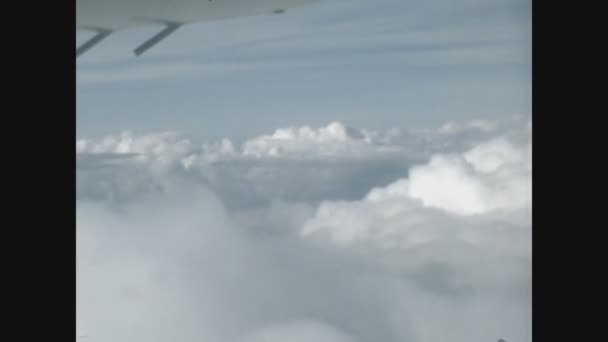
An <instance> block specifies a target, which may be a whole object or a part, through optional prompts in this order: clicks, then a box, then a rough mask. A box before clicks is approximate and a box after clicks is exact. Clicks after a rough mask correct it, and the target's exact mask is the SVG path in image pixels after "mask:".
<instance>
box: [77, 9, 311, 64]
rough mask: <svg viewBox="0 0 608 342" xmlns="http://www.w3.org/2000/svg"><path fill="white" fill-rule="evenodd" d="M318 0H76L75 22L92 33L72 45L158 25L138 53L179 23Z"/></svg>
mask: <svg viewBox="0 0 608 342" xmlns="http://www.w3.org/2000/svg"><path fill="white" fill-rule="evenodd" d="M315 1H318V0H77V1H76V25H77V29H79V30H87V31H92V32H94V33H95V35H94V36H93V37H91V38H90V39H89V40H87V41H86V42H84V43H83V44H81V45H80V46H79V47H77V49H76V57H77V58H78V57H80V56H81V55H83V54H84V53H85V52H87V51H89V50H90V49H91V48H93V47H94V46H96V45H97V44H99V43H100V42H102V41H103V40H104V39H106V38H107V37H109V36H110V35H111V34H113V33H114V32H116V31H121V30H125V29H129V28H135V27H144V26H158V27H160V28H161V29H160V31H159V32H158V33H156V34H155V35H154V36H152V37H151V38H149V39H148V40H146V41H145V42H143V43H141V44H140V45H139V46H137V47H136V48H135V49H134V50H133V53H134V54H135V55H136V56H140V55H142V54H143V53H144V52H146V51H148V50H149V49H150V48H152V47H153V46H155V45H156V44H158V43H159V42H161V41H162V40H163V39H165V38H167V37H168V36H169V35H171V34H172V33H173V32H175V31H176V30H177V29H178V28H180V27H181V26H183V25H185V24H188V23H194V22H201V21H211V20H221V19H228V18H237V17H245V16H253V15H262V14H272V13H274V14H280V13H283V12H284V11H285V10H286V9H287V8H292V7H299V6H302V5H305V4H308V3H311V2H315Z"/></svg>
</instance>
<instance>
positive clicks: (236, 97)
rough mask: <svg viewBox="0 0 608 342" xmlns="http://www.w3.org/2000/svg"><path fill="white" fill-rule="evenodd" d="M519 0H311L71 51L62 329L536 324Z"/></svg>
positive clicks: (406, 330)
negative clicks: (65, 324)
mask: <svg viewBox="0 0 608 342" xmlns="http://www.w3.org/2000/svg"><path fill="white" fill-rule="evenodd" d="M530 5H531V4H530V2H529V1H526V0H490V1H488V0H464V1H449V0H427V1H398V0H378V1H374V2H370V1H362V0H321V1H319V3H318V4H317V5H315V6H309V7H302V8H298V9H293V10H290V11H288V12H286V13H284V14H282V15H273V16H266V17H250V18H242V19H234V20H228V21H218V22H210V23H200V24H193V25H190V26H186V27H183V28H181V29H180V30H179V31H178V32H176V34H174V35H173V36H171V37H170V38H169V39H167V40H166V41H164V42H162V43H161V44H159V45H158V46H156V47H155V48H154V49H152V50H151V51H149V53H147V54H145V55H144V56H143V57H140V58H135V57H133V56H132V54H131V50H132V49H133V47H134V46H136V45H137V44H138V43H140V42H141V41H142V40H143V39H145V38H146V37H148V36H149V35H150V34H151V33H152V32H150V31H149V30H147V29H136V30H132V31H125V32H121V33H118V34H116V35H115V36H112V37H110V38H108V39H107V40H106V41H104V42H103V43H102V44H100V45H99V46H97V47H95V48H94V49H93V50H91V51H89V52H88V53H87V54H85V55H84V56H83V57H81V58H80V59H79V60H78V62H77V65H78V66H77V68H78V69H77V101H78V102H77V122H78V127H77V141H76V142H75V143H76V146H75V147H76V153H77V179H76V181H77V202H76V206H77V334H78V336H81V338H86V340H90V341H91V342H95V341H115V342H127V341H128V342H144V341H145V342H156V341H158V342H161V341H163V342H165V341H193V342H194V341H197V342H200V341H210V342H283V341H292V342H300V341H302V342H310V341H318V342H377V341H383V342H436V341H451V342H487V341H497V340H499V339H504V340H505V341H507V342H515V341H517V342H530V341H531V340H532V337H531V276H532V275H531V228H532V227H531V197H532V194H531V169H532V161H531V144H532V142H531V115H530V111H531V108H530V102H531V96H530V88H531V74H530V65H531V61H530V33H531V32H530V27H531V22H530V21H531V19H530ZM87 37H88V34H86V33H80V34H79V35H78V36H77V41H78V42H82V41H83V40H84V39H86V38H87Z"/></svg>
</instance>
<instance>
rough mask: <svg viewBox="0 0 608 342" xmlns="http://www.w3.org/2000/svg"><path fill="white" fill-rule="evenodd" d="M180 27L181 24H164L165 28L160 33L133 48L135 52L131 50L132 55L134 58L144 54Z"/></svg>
mask: <svg viewBox="0 0 608 342" xmlns="http://www.w3.org/2000/svg"><path fill="white" fill-rule="evenodd" d="M182 25H183V24H181V23H173V22H167V23H165V28H164V29H163V30H162V31H160V32H158V33H157V34H156V35H154V36H153V37H152V38H150V39H148V40H146V41H145V42H143V43H142V44H141V45H140V46H138V47H137V48H135V50H133V53H135V56H139V55H141V54H142V53H144V52H146V51H147V50H148V49H150V48H151V47H153V46H154V45H156V44H158V43H159V42H160V41H161V40H163V39H165V38H167V37H168V36H169V35H170V34H171V33H173V32H175V30H177V29H178V28H180V27H181V26H182Z"/></svg>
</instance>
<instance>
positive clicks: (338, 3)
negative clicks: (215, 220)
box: [77, 0, 531, 141]
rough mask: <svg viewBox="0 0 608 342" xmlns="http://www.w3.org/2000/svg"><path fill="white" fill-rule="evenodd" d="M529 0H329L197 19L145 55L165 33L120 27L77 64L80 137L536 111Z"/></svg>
mask: <svg viewBox="0 0 608 342" xmlns="http://www.w3.org/2000/svg"><path fill="white" fill-rule="evenodd" d="M530 5H531V4H530V1H528V0H463V1H449V0H426V1H402V0H376V1H373V2H371V1H361V0H321V1H320V2H319V3H318V4H316V5H313V6H309V7H303V8H299V9H293V10H290V11H287V12H286V13H284V14H282V15H269V16H259V17H250V18H240V19H233V20H225V21H217V22H207V23H199V24H193V25H190V26H186V27H183V28H181V29H180V30H179V31H177V32H176V33H175V34H174V35H173V36H171V37H170V38H169V39H167V40H165V41H163V42H162V43H161V44H159V45H158V46H156V47H155V48H153V49H152V50H150V51H149V52H148V53H147V54H145V55H144V56H142V57H140V58H135V57H134V56H133V55H132V53H131V51H132V49H133V48H134V47H135V46H137V45H138V44H139V43H140V42H141V41H143V40H144V39H146V38H147V37H149V36H150V35H151V34H153V33H154V29H152V30H149V29H136V30H131V31H124V32H119V33H117V34H115V35H114V36H112V37H110V38H108V39H107V40H106V41H104V42H103V43H102V44H100V45H99V46H97V47H95V48H94V49H93V50H91V51H89V52H88V53H87V54H86V55H84V56H83V57H81V58H80V59H79V60H78V63H77V65H78V66H77V115H78V116H77V135H78V137H89V138H92V137H100V136H104V135H107V134H115V133H117V132H120V131H124V130H129V131H133V132H136V133H149V132H159V131H167V130H174V131H178V132H180V133H183V134H186V135H188V136H190V137H192V138H193V139H197V140H204V141H207V140H210V139H217V138H221V137H231V138H233V139H243V138H246V137H250V136H255V135H258V134H261V133H267V132H270V131H273V130H274V129H275V128H277V127H285V126H291V125H304V124H306V125H312V126H322V125H326V124H327V123H328V122H330V121H334V120H338V121H342V122H344V123H346V124H348V125H351V126H355V127H365V128H370V129H388V128H392V127H399V128H407V127H428V126H437V125H440V124H442V123H444V122H446V121H451V120H467V119H472V118H478V117H483V118H498V117H501V116H508V115H511V114H516V113H522V114H529V112H530V105H531V10H530V7H531V6H530ZM86 38H88V33H79V34H78V35H77V43H80V42H82V41H84V40H85V39H86Z"/></svg>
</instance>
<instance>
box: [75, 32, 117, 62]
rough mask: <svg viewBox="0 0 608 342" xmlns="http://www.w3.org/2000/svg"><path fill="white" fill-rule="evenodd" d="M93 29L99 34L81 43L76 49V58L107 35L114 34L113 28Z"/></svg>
mask: <svg viewBox="0 0 608 342" xmlns="http://www.w3.org/2000/svg"><path fill="white" fill-rule="evenodd" d="M93 30H94V31H96V32H97V34H96V35H94V36H93V37H92V38H91V39H89V40H87V41H86V42H84V43H83V44H82V45H80V46H79V47H78V48H77V49H76V58H78V57H79V56H80V55H82V54H83V53H85V52H87V51H88V50H89V49H90V48H92V47H93V46H95V45H97V44H99V43H100V42H101V41H102V40H104V39H105V38H106V37H108V36H109V35H110V34H112V30H107V29H93Z"/></svg>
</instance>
